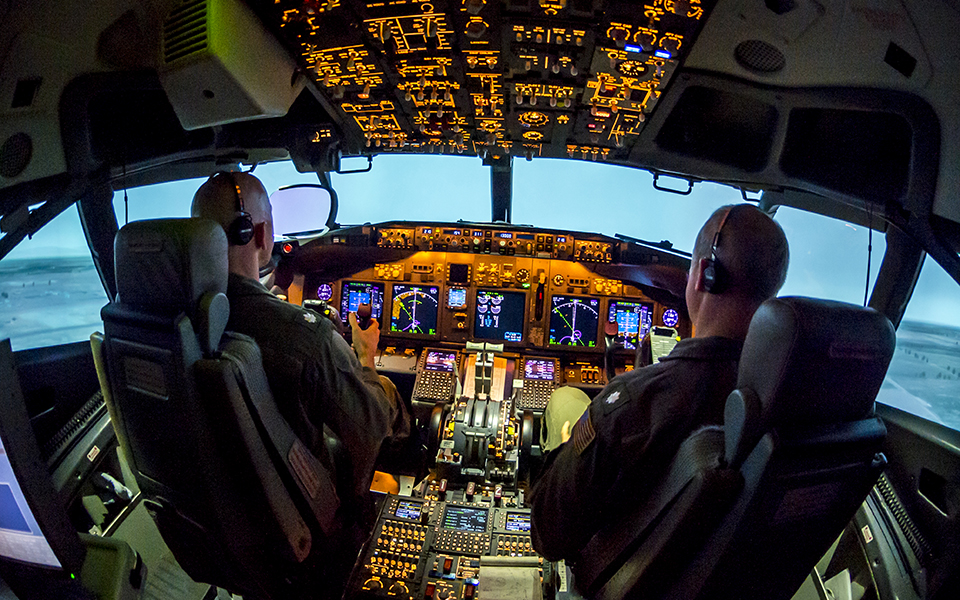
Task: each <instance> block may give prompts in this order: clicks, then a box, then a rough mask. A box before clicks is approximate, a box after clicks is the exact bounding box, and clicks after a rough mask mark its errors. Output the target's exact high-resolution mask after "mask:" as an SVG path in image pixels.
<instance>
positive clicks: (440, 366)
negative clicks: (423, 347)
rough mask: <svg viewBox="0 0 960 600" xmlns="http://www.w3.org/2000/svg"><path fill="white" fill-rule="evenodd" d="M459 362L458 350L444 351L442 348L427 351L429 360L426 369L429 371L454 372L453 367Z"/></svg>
mask: <svg viewBox="0 0 960 600" xmlns="http://www.w3.org/2000/svg"><path fill="white" fill-rule="evenodd" d="M456 363H457V354H456V352H443V351H442V350H429V351H427V361H426V364H425V365H424V367H423V368H424V369H426V370H427V371H439V372H440V373H453V367H454V365H455V364H456Z"/></svg>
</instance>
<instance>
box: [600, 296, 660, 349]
mask: <svg viewBox="0 0 960 600" xmlns="http://www.w3.org/2000/svg"><path fill="white" fill-rule="evenodd" d="M607 320H608V321H609V322H610V323H616V324H617V342H619V343H621V344H623V347H624V348H627V349H628V350H634V349H636V347H637V344H639V343H640V340H642V339H643V336H645V335H647V332H648V331H650V326H651V325H652V324H653V306H652V305H650V304H647V303H644V302H624V301H616V302H611V303H610V311H609V313H608V314H607Z"/></svg>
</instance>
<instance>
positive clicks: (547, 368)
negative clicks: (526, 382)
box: [523, 358, 555, 381]
mask: <svg viewBox="0 0 960 600" xmlns="http://www.w3.org/2000/svg"><path fill="white" fill-rule="evenodd" d="M554 368H555V363H554V362H553V361H552V360H549V359H546V360H541V359H539V358H528V359H527V360H525V361H524V362H523V378H524V379H537V380H540V381H553V373H554Z"/></svg>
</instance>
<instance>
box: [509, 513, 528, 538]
mask: <svg viewBox="0 0 960 600" xmlns="http://www.w3.org/2000/svg"><path fill="white" fill-rule="evenodd" d="M504 529H506V530H507V531H516V532H522V533H529V532H530V515H529V514H528V513H507V522H506V524H505V526H504Z"/></svg>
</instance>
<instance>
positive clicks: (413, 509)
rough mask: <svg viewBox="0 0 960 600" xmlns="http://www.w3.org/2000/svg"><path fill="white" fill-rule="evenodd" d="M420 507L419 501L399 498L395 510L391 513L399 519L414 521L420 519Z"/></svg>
mask: <svg viewBox="0 0 960 600" xmlns="http://www.w3.org/2000/svg"><path fill="white" fill-rule="evenodd" d="M420 507H421V504H420V503H419V502H411V501H410V500H401V501H400V502H399V503H398V504H397V510H396V511H394V513H393V515H394V516H395V517H400V518H401V519H413V520H414V521H418V520H420Z"/></svg>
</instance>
